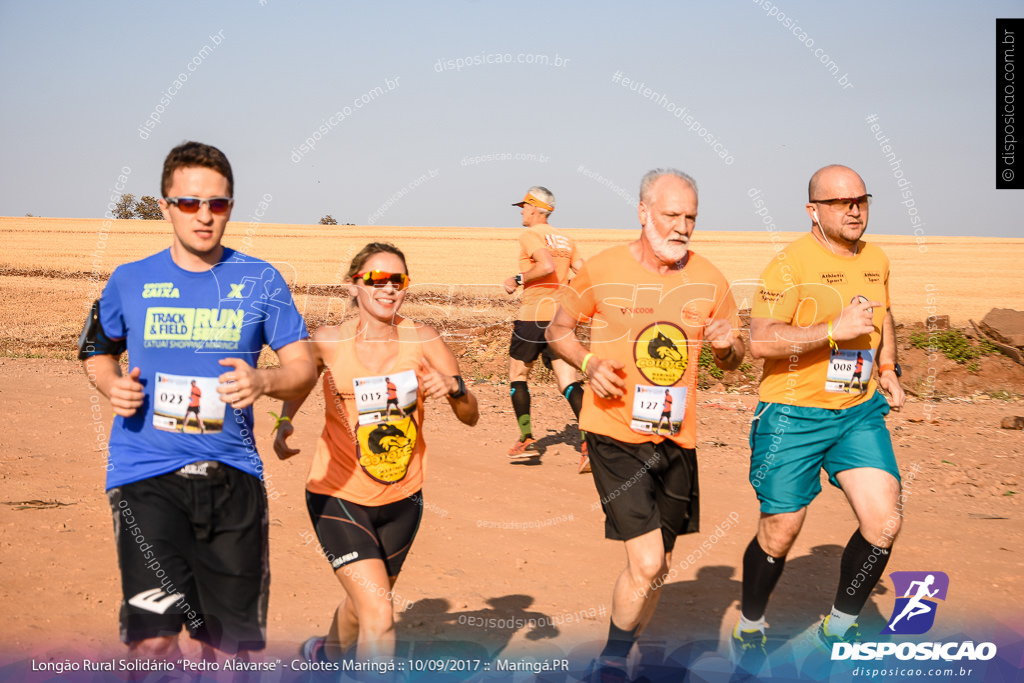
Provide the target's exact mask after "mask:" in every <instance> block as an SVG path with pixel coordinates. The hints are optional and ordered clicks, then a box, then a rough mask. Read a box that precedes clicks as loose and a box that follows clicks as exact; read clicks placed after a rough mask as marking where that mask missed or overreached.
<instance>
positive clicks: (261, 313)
mask: <svg viewBox="0 0 1024 683" xmlns="http://www.w3.org/2000/svg"><path fill="white" fill-rule="evenodd" d="M100 323H101V325H102V326H103V331H104V332H105V333H106V335H107V336H108V337H110V338H111V339H123V338H126V337H127V343H128V360H129V369H131V368H134V367H136V366H138V367H139V368H140V369H141V371H142V374H141V376H140V377H139V381H140V382H141V383H142V385H143V386H144V387H145V394H146V396H145V400H144V402H143V404H142V406H141V407H140V408H139V409H138V410H137V411H136V412H135V414H134V415H133V416H132V417H128V418H123V417H121V416H116V417H115V418H114V425H113V427H112V428H111V430H110V431H111V433H110V460H109V462H108V466H107V469H108V473H107V489H108V490H109V489H112V488H114V487H116V486H121V485H122V484H129V483H131V482H134V481H139V480H142V479H148V478H149V477H155V476H158V475H161V474H166V473H167V472H173V471H174V470H177V469H180V468H182V467H184V466H185V465H187V464H189V463H193V462H198V461H201V460H217V461H219V462H222V463H225V464H227V465H230V466H232V467H235V468H237V469H240V470H242V471H243V472H248V473H250V474H252V475H254V476H260V475H261V473H262V462H261V461H260V456H259V454H258V453H257V452H256V442H255V439H254V438H253V435H252V427H253V416H252V407H251V406H250V407H248V408H245V409H242V410H236V409H234V408H232V407H231V406H230V405H228V404H226V403H224V402H222V401H221V400H220V394H218V393H217V387H218V385H219V382H218V381H217V377H218V376H220V375H221V374H223V373H225V372H229V371H231V370H232V368H231V366H225V365H220V364H219V363H218V362H217V361H219V360H220V359H222V358H241V359H242V360H244V361H245V362H246V363H248V364H249V365H251V366H253V367H255V366H256V362H257V360H258V359H259V355H260V351H261V350H262V349H263V345H264V344H268V345H269V346H270V347H271V348H272V349H274V350H275V351H276V350H277V349H279V348H281V347H282V346H286V345H288V344H291V343H292V342H295V341H299V340H301V339H305V338H306V337H307V336H309V335H308V333H307V332H306V323H305V321H304V320H303V319H302V316H301V315H300V314H299V311H298V310H297V309H296V308H295V303H294V302H293V301H292V295H291V292H290V291H289V290H288V285H287V283H285V281H284V278H282V277H281V274H280V273H279V272H278V271H277V269H276V268H274V267H273V266H271V265H270V264H269V263H267V262H266V261H262V260H260V259H256V258H252V257H251V256H246V255H245V254H242V253H240V252H237V251H235V250H233V249H228V248H227V247H225V248H224V255H223V256H222V257H221V260H220V262H219V263H218V264H217V265H215V266H214V267H213V268H211V269H210V270H208V271H205V272H200V273H194V272H191V271H188V270H184V269H183V268H180V267H179V266H178V265H177V264H175V263H174V261H173V260H172V259H171V251H170V249H167V250H165V251H161V252H160V253H158V254H154V255H153V256H150V257H149V258H145V259H142V260H141V261H135V262H134V263H126V264H124V265H122V266H119V267H118V268H117V269H116V270H115V271H114V273H113V274H112V275H111V276H110V280H109V281H108V282H107V286H106V287H105V288H104V290H103V296H102V298H101V299H100Z"/></svg>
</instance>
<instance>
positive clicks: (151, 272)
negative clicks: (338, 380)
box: [79, 142, 316, 660]
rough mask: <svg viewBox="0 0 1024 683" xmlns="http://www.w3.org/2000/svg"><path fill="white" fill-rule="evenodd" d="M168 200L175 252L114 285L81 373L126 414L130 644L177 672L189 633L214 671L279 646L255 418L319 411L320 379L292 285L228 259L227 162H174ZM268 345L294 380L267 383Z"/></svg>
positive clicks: (122, 528) (121, 556)
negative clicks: (313, 392) (181, 639)
mask: <svg viewBox="0 0 1024 683" xmlns="http://www.w3.org/2000/svg"><path fill="white" fill-rule="evenodd" d="M161 190H162V192H163V199H161V200H160V209H161V211H162V212H163V215H164V218H165V219H167V220H169V221H170V222H171V226H172V228H173V237H172V240H171V246H170V248H169V249H166V250H164V251H161V252H159V253H157V254H154V255H152V256H150V257H148V258H145V259H142V260H141V261H136V262H134V263H126V264H124V265H121V266H119V267H118V268H117V269H116V270H115V271H114V273H113V274H112V275H111V276H110V280H109V281H108V282H107V285H106V287H105V288H104V290H103V295H102V297H101V298H100V300H99V301H98V302H96V303H95V304H94V305H93V310H92V313H91V315H90V317H89V320H88V321H87V323H86V328H85V330H84V331H83V332H82V338H81V340H80V342H79V346H80V350H79V358H80V359H82V360H83V361H84V367H85V371H86V374H87V375H88V377H89V381H90V382H91V383H92V384H93V385H94V386H95V387H96V388H97V389H98V390H99V391H100V392H101V393H102V394H103V395H104V396H106V397H107V398H108V399H109V401H110V405H111V407H112V408H113V411H114V413H115V414H116V417H115V418H114V424H113V426H112V427H111V435H110V460H109V462H108V467H107V470H108V474H107V495H108V497H109V499H110V506H111V510H112V512H113V517H114V532H115V536H116V541H117V549H118V562H119V565H120V568H121V585H122V590H123V602H122V604H121V639H122V641H124V642H125V643H126V644H127V645H128V646H129V647H130V649H131V652H132V654H133V655H135V656H138V657H144V658H161V659H168V660H175V659H179V658H180V657H181V652H180V649H179V647H178V634H179V632H180V631H181V627H182V625H186V626H187V627H188V629H189V632H190V633H191V635H192V637H193V638H196V639H198V640H199V641H200V642H201V643H202V646H203V653H204V657H207V658H212V657H217V656H218V653H220V658H223V657H224V656H225V655H234V654H239V653H244V652H246V651H248V650H261V649H263V648H264V647H265V645H266V607H267V598H268V587H269V580H270V571H269V563H268V554H267V535H268V533H267V532H268V521H267V520H268V518H267V496H266V488H265V486H264V482H263V476H262V475H263V465H262V462H261V460H260V456H259V454H258V453H257V452H256V444H255V439H254V438H253V433H252V430H253V413H252V405H253V403H254V402H255V401H256V399H258V398H259V397H260V396H269V397H272V398H277V399H283V400H291V399H296V398H299V397H301V396H304V395H305V394H306V392H308V391H309V389H310V388H311V386H312V385H313V384H314V383H315V382H316V370H315V366H314V364H313V359H312V356H311V355H310V353H309V350H308V348H307V345H306V344H305V343H304V340H305V339H306V337H307V336H308V334H307V332H306V324H305V322H304V321H303V319H302V316H301V315H300V314H299V312H298V310H297V309H296V308H295V304H294V302H293V301H292V297H291V293H290V292H289V290H288V285H287V283H285V281H284V279H283V278H282V277H281V274H280V273H278V271H277V270H276V269H275V268H274V267H273V266H271V265H270V264H269V263H267V262H266V261H261V260H259V259H256V258H252V257H250V256H246V255H245V254H242V253H239V252H236V251H234V250H233V249H229V248H227V247H224V246H222V245H221V238H222V237H223V235H224V229H225V227H226V226H227V222H228V219H229V218H230V216H231V206H232V204H233V203H234V200H233V199H232V195H233V190H234V187H233V176H232V173H231V165H230V164H229V163H228V160H227V157H225V156H224V154H223V152H221V151H220V150H219V149H217V148H216V147H211V146H209V145H204V144H200V143H197V142H186V143H184V144H182V145H180V146H178V147H176V148H174V149H173V150H171V152H170V154H169V155H168V156H167V159H166V160H165V161H164V169H163V177H162V181H161ZM264 344H266V345H269V346H270V347H271V348H272V349H273V350H274V351H275V352H276V353H277V357H278V360H279V361H280V367H277V368H265V369H257V368H256V365H257V361H258V359H259V355H260V351H261V350H262V349H263V346H264ZM125 350H127V351H128V359H129V367H130V368H131V370H130V372H129V373H128V374H127V375H125V374H123V373H122V371H121V366H120V363H119V358H120V356H121V354H122V353H123V352H124V351H125ZM193 414H194V415H195V418H196V419H195V421H194V422H191V420H190V418H191V417H192V415H193ZM190 422H191V424H190Z"/></svg>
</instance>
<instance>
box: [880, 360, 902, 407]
mask: <svg viewBox="0 0 1024 683" xmlns="http://www.w3.org/2000/svg"><path fill="white" fill-rule="evenodd" d="M878 384H879V386H881V387H882V388H883V389H885V393H887V394H889V407H890V408H892V409H893V410H896V411H898V410H900V408H902V407H903V404H904V403H906V402H907V394H906V392H904V391H903V387H901V386H900V378H899V377H897V376H896V371H895V370H886V371H885V372H882V373H880V374H879V376H878Z"/></svg>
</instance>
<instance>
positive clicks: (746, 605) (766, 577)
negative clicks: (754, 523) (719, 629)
mask: <svg viewBox="0 0 1024 683" xmlns="http://www.w3.org/2000/svg"><path fill="white" fill-rule="evenodd" d="M785 565H786V558H785V557H772V556H771V555H769V554H768V553H766V552H765V551H764V550H763V549H762V548H761V544H760V543H758V542H757V536H754V538H753V539H751V541H750V545H748V546H747V550H746V552H745V553H743V605H742V611H743V616H744V617H746V618H747V619H749V620H750V621H757V620H758V619H760V618H761V617H763V616H764V611H765V609H766V608H767V607H768V598H770V597H771V595H772V591H773V590H775V584H776V583H778V581H779V577H780V576H782V568H783V567H784V566H785Z"/></svg>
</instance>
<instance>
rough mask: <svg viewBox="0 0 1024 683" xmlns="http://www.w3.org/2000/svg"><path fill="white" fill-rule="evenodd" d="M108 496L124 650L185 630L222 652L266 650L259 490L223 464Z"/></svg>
mask: <svg viewBox="0 0 1024 683" xmlns="http://www.w3.org/2000/svg"><path fill="white" fill-rule="evenodd" d="M186 471H187V473H186ZM107 496H108V497H109V499H110V508H111V510H112V512H113V515H114V537H115V542H116V544H117V557H118V564H119V565H120V568H121V588H122V592H123V599H122V602H121V640H122V641H123V642H125V643H133V642H137V641H140V640H144V639H146V638H155V637H158V636H174V635H177V634H178V633H179V632H180V631H181V627H182V625H184V626H186V627H187V628H188V630H189V633H190V634H191V635H192V637H193V638H195V639H197V640H199V641H201V642H203V643H206V644H207V645H210V646H212V647H214V648H216V649H218V650H221V651H223V652H227V653H231V654H234V653H236V652H238V651H239V650H262V649H263V648H264V647H265V646H266V640H267V636H266V634H267V598H268V596H269V588H270V563H269V560H268V554H267V529H268V524H267V493H266V489H265V488H264V486H263V482H262V481H260V480H259V479H258V478H257V477H254V476H252V475H251V474H247V473H245V472H242V471H241V470H237V469H235V468H233V467H229V466H227V465H224V464H222V463H218V462H210V463H209V464H205V466H204V463H193V464H191V465H188V466H187V467H186V468H182V470H179V471H178V472H171V473H168V474H164V475H160V476H158V477H151V478H149V479H143V480H141V481H136V482H132V483H131V484H125V485H123V486H119V487H117V488H113V489H111V490H110V491H108V492H107Z"/></svg>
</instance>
